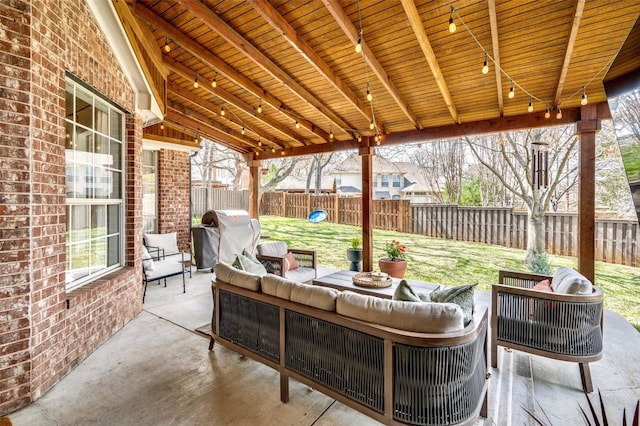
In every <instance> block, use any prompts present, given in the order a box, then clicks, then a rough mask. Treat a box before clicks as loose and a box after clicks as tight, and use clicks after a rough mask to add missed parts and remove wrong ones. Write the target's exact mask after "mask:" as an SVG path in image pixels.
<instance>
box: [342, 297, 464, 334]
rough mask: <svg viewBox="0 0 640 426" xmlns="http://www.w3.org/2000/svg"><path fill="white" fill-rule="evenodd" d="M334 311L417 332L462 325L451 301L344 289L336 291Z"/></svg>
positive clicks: (444, 330) (445, 330)
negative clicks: (384, 296) (420, 300)
mask: <svg viewBox="0 0 640 426" xmlns="http://www.w3.org/2000/svg"><path fill="white" fill-rule="evenodd" d="M336 312H337V313H339V314H340V315H344V316H347V317H351V318H355V319H359V320H362V321H367V322H372V323H375V324H380V325H385V326H388V327H393V328H397V329H400V330H406V331H414V332H418V333H450V332H453V331H459V330H462V329H463V328H464V325H463V321H464V314H463V313H462V309H461V308H460V306H458V305H456V304H454V303H414V302H405V301H399V300H388V299H382V298H379V297H374V296H364V295H362V294H358V293H354V292H351V291H343V292H342V293H340V294H339V295H338V300H337V302H336Z"/></svg>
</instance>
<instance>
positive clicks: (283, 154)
mask: <svg viewBox="0 0 640 426" xmlns="http://www.w3.org/2000/svg"><path fill="white" fill-rule="evenodd" d="M281 154H282V156H283V157H284V149H283V150H282V152H281Z"/></svg>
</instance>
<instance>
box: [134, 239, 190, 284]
mask: <svg viewBox="0 0 640 426" xmlns="http://www.w3.org/2000/svg"><path fill="white" fill-rule="evenodd" d="M142 241H143V244H144V245H145V247H146V248H147V250H148V251H149V253H156V254H157V256H159V257H161V258H162V259H167V258H172V259H176V261H179V259H182V263H183V265H184V268H185V270H186V271H187V272H189V278H191V253H186V252H181V251H180V249H179V248H178V234H177V233H176V232H167V233H164V234H144V235H143V236H142ZM157 256H156V257H157Z"/></svg>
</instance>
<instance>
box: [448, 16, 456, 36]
mask: <svg viewBox="0 0 640 426" xmlns="http://www.w3.org/2000/svg"><path fill="white" fill-rule="evenodd" d="M456 28H457V27H456V23H455V22H453V15H451V16H450V17H449V32H450V33H452V34H453V33H455V32H456Z"/></svg>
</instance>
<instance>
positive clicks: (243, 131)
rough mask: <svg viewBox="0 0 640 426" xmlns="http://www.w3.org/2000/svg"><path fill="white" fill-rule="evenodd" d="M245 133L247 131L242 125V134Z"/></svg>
mask: <svg viewBox="0 0 640 426" xmlns="http://www.w3.org/2000/svg"><path fill="white" fill-rule="evenodd" d="M245 133H247V132H246V131H245V130H244V126H242V134H243V135H244V134H245Z"/></svg>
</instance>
